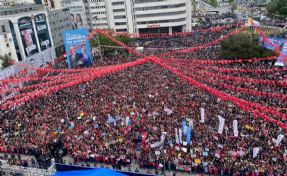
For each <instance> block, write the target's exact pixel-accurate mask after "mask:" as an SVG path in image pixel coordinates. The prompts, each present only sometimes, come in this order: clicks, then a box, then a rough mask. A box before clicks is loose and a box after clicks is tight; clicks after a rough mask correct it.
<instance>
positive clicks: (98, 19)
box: [94, 17, 107, 21]
mask: <svg viewBox="0 0 287 176" xmlns="http://www.w3.org/2000/svg"><path fill="white" fill-rule="evenodd" d="M94 18H95V17H94ZM101 20H107V18H97V21H101Z"/></svg>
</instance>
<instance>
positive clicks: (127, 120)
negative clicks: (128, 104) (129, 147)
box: [126, 117, 130, 127]
mask: <svg viewBox="0 0 287 176" xmlns="http://www.w3.org/2000/svg"><path fill="white" fill-rule="evenodd" d="M129 120H130V117H126V127H127V126H128V124H129Z"/></svg>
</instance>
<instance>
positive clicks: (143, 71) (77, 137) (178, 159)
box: [0, 29, 287, 175]
mask: <svg viewBox="0 0 287 176" xmlns="http://www.w3.org/2000/svg"><path fill="white" fill-rule="evenodd" d="M227 32H228V31H227V29H222V30H220V31H217V32H210V31H209V32H206V33H203V34H198V35H195V34H192V35H189V36H179V37H175V38H167V39H160V38H158V39H155V40H153V42H151V43H149V44H148V46H147V47H149V48H163V49H162V50H160V49H155V50H148V49H147V50H145V51H144V52H143V53H144V54H145V55H148V56H153V55H161V54H164V53H165V52H167V51H169V49H164V48H169V47H178V48H184V47H192V46H198V45H201V44H206V43H209V42H211V41H214V40H216V39H218V38H220V37H221V36H223V35H226V34H227ZM219 50H220V47H219V46H218V44H212V45H211V46H207V48H204V49H202V50H199V51H197V52H187V53H174V54H172V55H169V56H162V57H159V56H158V58H157V60H158V61H160V62H161V63H163V64H165V65H172V66H173V67H175V68H177V70H178V71H180V72H182V73H183V74H184V75H186V76H188V77H189V76H191V75H196V77H195V78H193V77H192V79H195V80H197V81H198V82H202V83H204V84H206V85H207V86H209V87H212V88H214V89H217V90H220V91H222V92H225V93H227V94H230V95H232V96H235V97H240V98H241V99H244V100H248V101H250V102H257V103H260V104H262V105H266V106H272V107H277V108H279V109H278V110H277V112H280V113H282V114H286V110H285V109H284V108H287V107H286V100H284V101H283V100H282V99H280V98H277V97H275V98H273V97H268V96H267V97H263V96H259V95H256V96H255V95H254V96H250V95H249V94H245V93H241V92H240V91H235V90H234V89H227V88H225V87H224V86H223V87H222V86H220V83H225V84H228V85H232V86H234V87H235V86H236V87H241V88H246V89H252V90H256V91H266V92H268V93H273V92H276V93H278V94H282V95H284V94H286V86H274V85H273V84H270V85H268V86H266V85H264V84H261V83H260V82H259V83H254V82H245V81H244V80H241V81H238V82H232V81H227V80H224V79H223V77H226V76H230V77H231V76H233V77H242V78H250V79H251V78H252V79H263V80H271V81H279V80H280V81H284V82H286V70H281V69H280V70H278V71H275V70H273V72H272V73H266V72H260V73H257V72H249V71H247V72H246V73H245V72H240V71H239V72H234V71H232V72H230V73H225V72H221V71H217V70H216V69H212V67H224V68H229V69H245V70H260V69H261V70H263V69H269V70H272V69H274V67H273V66H271V65H268V64H263V63H256V62H250V63H249V62H244V63H240V64H239V63H233V64H228V65H219V64H218V65H198V64H194V63H192V62H189V63H190V64H189V65H183V63H182V62H180V61H177V62H174V61H172V60H171V59H170V58H174V59H181V60H217V59H220V58H219V57H218V52H219ZM139 59H141V58H140V57H138V56H134V55H131V56H122V57H119V56H109V57H104V58H103V63H100V64H98V63H99V61H97V62H96V61H95V62H94V65H93V67H96V66H108V65H117V64H122V63H128V62H132V61H136V60H139ZM204 66H209V67H204ZM61 68H67V67H66V66H65V65H62V66H61ZM196 70H202V71H205V72H210V73H212V74H214V75H216V76H212V77H210V76H207V75H206V74H204V75H201V74H199V73H198V71H196ZM208 79H213V80H216V82H217V83H216V84H211V83H209V82H208V81H207V80H208ZM285 85H286V84H285ZM26 92H28V90H24V91H22V92H21V93H26ZM202 109H203V111H204V113H203V114H204V115H203V116H202ZM262 113H263V114H265V115H267V116H269V117H272V118H274V119H276V120H281V121H282V122H283V123H284V124H286V121H287V119H286V118H285V119H284V118H280V117H278V116H274V115H272V114H267V112H262ZM219 117H220V118H219ZM222 119H224V120H223V121H224V128H223V131H222V132H221V133H218V128H219V126H221V124H220V123H219V121H222ZM234 120H237V122H236V123H238V126H237V128H238V137H237V135H235V134H234V132H233V128H234ZM184 124H186V126H189V127H191V133H190V134H191V135H190V142H187V141H189V139H188V138H189V137H188V135H187V132H186V131H185V128H184V127H183V125H184ZM0 128H1V131H2V133H1V141H0V146H1V147H0V150H1V152H4V153H15V154H32V155H34V156H35V157H36V159H37V161H39V162H49V161H50V160H51V158H55V159H56V161H57V162H62V160H63V159H62V157H63V156H65V155H68V156H70V157H73V158H74V164H76V163H79V162H81V161H92V162H101V163H106V164H112V165H113V166H117V167H120V166H121V165H130V163H131V161H132V160H133V159H136V161H137V162H138V163H139V165H140V166H141V167H148V168H158V169H160V168H162V167H163V164H165V165H166V168H167V169H178V170H183V171H193V172H194V171H196V172H205V173H213V174H220V175H247V174H251V175H252V174H256V175H258V174H260V175H269V174H270V173H272V174H279V175H284V174H285V173H286V163H285V161H286V151H287V148H286V140H285V138H283V139H282V141H281V140H280V142H279V143H278V142H277V141H278V140H276V139H277V138H278V136H280V135H285V134H286V129H284V128H280V126H279V125H278V124H275V123H273V122H267V121H265V120H263V119H261V118H260V117H257V118H256V117H255V116H254V114H253V112H251V111H250V112H247V111H245V110H243V109H241V108H239V107H238V106H236V105H234V103H232V102H231V101H224V100H222V99H221V97H217V96H216V95H214V94H211V93H210V92H209V91H207V90H203V89H201V88H198V87H196V85H191V84H189V82H188V81H186V80H184V79H182V78H180V77H179V76H178V75H176V74H175V73H173V72H172V71H170V70H168V69H166V68H164V67H161V66H159V65H158V64H156V63H153V62H147V63H144V64H141V65H136V66H133V67H129V68H126V69H123V70H120V71H117V72H115V73H111V74H108V75H104V76H101V77H100V78H96V79H94V80H90V81H88V82H84V83H82V84H79V85H74V86H72V87H68V88H65V89H59V90H58V91H56V92H54V93H52V94H47V96H45V97H43V96H41V97H40V98H36V99H35V100H33V101H29V102H26V103H24V104H21V105H19V106H17V107H16V108H14V109H8V110H3V109H2V110H1V118H0ZM276 144H277V145H276ZM138 145H139V147H140V149H141V151H140V152H138V153H137V152H135V149H136V148H137V146H138ZM255 149H256V150H255ZM257 149H258V151H257ZM254 151H255V153H254ZM164 152H165V157H164V155H163V153H164ZM8 161H9V163H10V164H14V165H22V164H23V163H24V162H23V161H22V160H21V159H20V158H18V160H17V159H15V157H14V158H11V159H9V160H8Z"/></svg>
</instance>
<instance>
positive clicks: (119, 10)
mask: <svg viewBox="0 0 287 176" xmlns="http://www.w3.org/2000/svg"><path fill="white" fill-rule="evenodd" d="M113 11H114V12H125V11H126V10H125V9H114V10H113Z"/></svg>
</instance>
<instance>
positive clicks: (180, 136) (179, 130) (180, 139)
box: [178, 128, 182, 144]
mask: <svg viewBox="0 0 287 176" xmlns="http://www.w3.org/2000/svg"><path fill="white" fill-rule="evenodd" d="M178 132H179V142H180V143H181V144H182V129H181V128H180V129H178Z"/></svg>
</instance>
